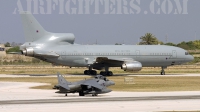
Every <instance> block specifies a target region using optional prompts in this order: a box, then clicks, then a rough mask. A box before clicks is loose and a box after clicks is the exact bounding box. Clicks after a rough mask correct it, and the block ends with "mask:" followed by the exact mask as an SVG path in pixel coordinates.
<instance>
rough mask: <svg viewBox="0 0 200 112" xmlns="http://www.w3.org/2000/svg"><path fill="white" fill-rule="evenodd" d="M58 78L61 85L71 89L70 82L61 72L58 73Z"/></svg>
mask: <svg viewBox="0 0 200 112" xmlns="http://www.w3.org/2000/svg"><path fill="white" fill-rule="evenodd" d="M57 78H58V84H59V86H61V87H63V88H65V89H67V90H70V88H69V86H68V82H67V81H66V80H65V78H64V77H63V76H62V75H60V74H59V73H58V74H57Z"/></svg>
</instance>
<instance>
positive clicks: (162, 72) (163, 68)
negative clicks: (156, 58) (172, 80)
mask: <svg viewBox="0 0 200 112" xmlns="http://www.w3.org/2000/svg"><path fill="white" fill-rule="evenodd" d="M161 68H162V70H161V72H160V75H165V69H166V68H167V67H161Z"/></svg>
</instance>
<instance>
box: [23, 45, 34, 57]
mask: <svg viewBox="0 0 200 112" xmlns="http://www.w3.org/2000/svg"><path fill="white" fill-rule="evenodd" d="M21 52H22V54H23V55H25V56H32V57H33V56H34V49H33V48H31V47H30V48H26V49H24V50H23V51H21Z"/></svg>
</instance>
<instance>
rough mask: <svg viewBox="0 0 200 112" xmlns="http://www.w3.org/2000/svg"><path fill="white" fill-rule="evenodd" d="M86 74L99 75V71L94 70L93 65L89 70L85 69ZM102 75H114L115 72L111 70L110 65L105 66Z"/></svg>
mask: <svg viewBox="0 0 200 112" xmlns="http://www.w3.org/2000/svg"><path fill="white" fill-rule="evenodd" d="M84 74H85V75H97V71H95V70H92V67H89V70H85V71H84ZM100 75H103V76H112V75H113V73H112V71H109V68H108V67H105V71H101V72H100Z"/></svg>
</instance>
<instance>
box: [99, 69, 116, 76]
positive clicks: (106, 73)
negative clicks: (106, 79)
mask: <svg viewBox="0 0 200 112" xmlns="http://www.w3.org/2000/svg"><path fill="white" fill-rule="evenodd" d="M100 75H103V76H112V75H113V73H112V72H111V71H109V68H108V67H105V71H101V72H100Z"/></svg>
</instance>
